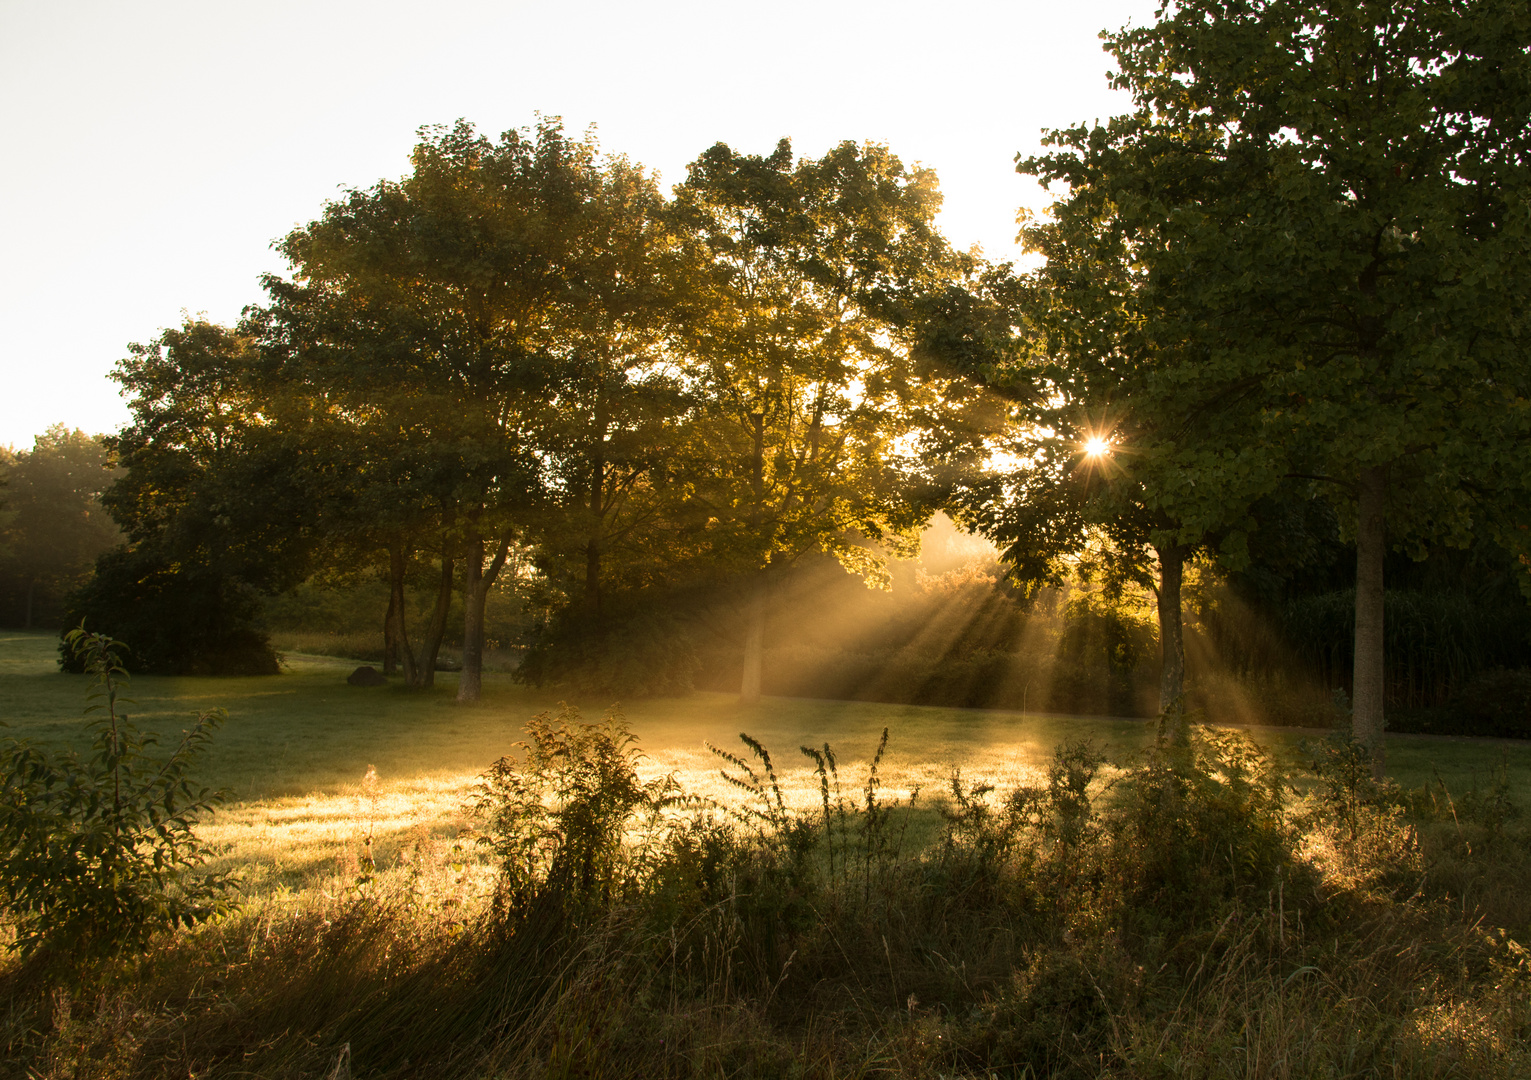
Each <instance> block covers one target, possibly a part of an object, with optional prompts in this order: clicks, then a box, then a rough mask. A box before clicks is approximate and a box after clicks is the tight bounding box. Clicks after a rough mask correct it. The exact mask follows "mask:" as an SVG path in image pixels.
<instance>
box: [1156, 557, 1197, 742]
mask: <svg viewBox="0 0 1531 1080" xmlns="http://www.w3.org/2000/svg"><path fill="white" fill-rule="evenodd" d="M1154 552H1155V553H1156V554H1157V555H1158V556H1159V597H1158V606H1159V731H1160V735H1161V736H1162V737H1163V738H1165V739H1166V740H1167V741H1169V742H1171V743H1175V744H1179V745H1183V744H1185V743H1186V742H1188V741H1189V739H1190V732H1189V731H1188V730H1187V728H1186V723H1185V633H1184V627H1183V624H1182V622H1181V608H1180V594H1181V583H1182V581H1183V580H1184V576H1185V549H1184V548H1180V547H1156V548H1154Z"/></svg>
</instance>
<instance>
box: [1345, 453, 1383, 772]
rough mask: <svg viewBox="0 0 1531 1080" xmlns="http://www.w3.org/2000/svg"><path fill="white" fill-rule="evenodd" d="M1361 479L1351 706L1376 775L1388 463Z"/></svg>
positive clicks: (1355, 726) (1378, 768)
mask: <svg viewBox="0 0 1531 1080" xmlns="http://www.w3.org/2000/svg"><path fill="white" fill-rule="evenodd" d="M1359 481H1360V482H1359V484H1358V485H1357V493H1358V496H1359V498H1358V500H1357V501H1358V503H1359V506H1358V507H1357V511H1358V519H1357V522H1356V641H1355V654H1356V666H1355V676H1354V680H1353V682H1352V692H1351V707H1352V716H1353V721H1352V722H1353V730H1354V732H1355V737H1356V740H1357V741H1358V742H1360V743H1361V745H1362V746H1364V747H1366V750H1367V752H1368V753H1369V754H1370V755H1371V759H1372V777H1373V779H1376V780H1381V779H1382V777H1383V772H1384V766H1385V764H1386V761H1385V758H1384V753H1385V751H1384V749H1383V745H1382V731H1383V728H1384V726H1385V718H1384V716H1383V704H1382V695H1383V689H1384V687H1383V679H1384V668H1383V660H1384V657H1383V641H1382V603H1383V592H1382V589H1383V582H1382V560H1383V556H1384V555H1386V553H1387V531H1386V527H1385V522H1384V511H1385V508H1386V504H1387V467H1386V466H1383V465H1374V466H1372V467H1371V468H1369V469H1362V470H1361V475H1360V477H1359Z"/></svg>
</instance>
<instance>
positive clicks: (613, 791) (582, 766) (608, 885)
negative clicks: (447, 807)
mask: <svg viewBox="0 0 1531 1080" xmlns="http://www.w3.org/2000/svg"><path fill="white" fill-rule="evenodd" d="M526 734H527V739H526V741H524V742H521V743H518V744H517V745H518V746H519V747H520V748H521V749H522V750H523V751H524V752H525V760H524V761H521V762H518V761H516V760H515V759H513V758H511V757H509V756H506V757H502V758H500V759H499V760H498V761H496V762H495V763H494V764H493V765H491V766H490V767H489V771H488V772H487V773H485V774H484V776H483V777H482V778H481V780H480V781H479V784H478V786H477V787H476V788H475V789H474V809H475V811H476V812H477V814H478V815H479V817H481V818H482V819H484V820H485V822H486V826H485V829H486V831H485V833H484V835H483V836H482V837H481V841H482V842H483V843H484V844H486V845H487V846H489V847H490V848H492V849H493V851H494V853H495V855H496V857H497V858H498V859H499V862H500V902H501V905H502V907H503V908H504V909H505V910H508V911H514V910H518V909H525V908H527V907H528V906H531V905H533V904H535V903H536V902H537V901H539V900H544V899H546V900H551V901H554V902H556V903H557V904H558V905H559V906H562V907H564V908H565V909H566V910H568V911H570V912H571V913H574V914H581V913H587V912H589V911H592V910H595V909H599V908H602V907H605V906H606V905H607V904H609V903H610V901H611V900H612V899H613V898H615V897H616V896H618V895H620V894H621V893H622V892H623V891H624V890H625V889H626V888H627V887H628V886H629V884H630V883H631V882H632V880H633V866H634V859H635V857H636V856H637V851H636V850H635V849H634V848H631V847H629V846H627V845H625V844H624V842H623V841H624V838H625V837H626V836H627V835H628V832H629V829H630V828H632V826H633V825H634V823H635V822H634V819H635V818H639V817H642V816H644V815H648V816H649V817H650V818H653V817H654V816H656V815H657V814H658V813H659V812H660V811H661V810H662V809H663V808H664V807H665V806H666V805H668V803H669V802H670V801H671V800H672V798H673V796H674V790H675V785H674V781H673V780H672V779H670V778H669V777H661V778H659V779H657V780H653V781H650V782H648V783H644V782H643V781H642V780H641V779H640V778H639V776H638V771H637V765H638V762H639V761H640V760H641V759H642V754H641V753H639V751H638V749H637V748H636V747H635V746H634V745H633V743H634V738H633V736H632V734H631V733H630V732H629V731H628V730H627V721H626V720H625V719H624V718H623V717H622V714H621V713H619V712H617V711H616V710H615V709H613V710H611V711H610V712H608V713H607V714H606V719H605V721H604V722H602V723H599V724H588V723H585V722H584V721H582V720H581V719H580V714H579V710H577V709H575V708H573V707H572V706H569V705H564V706H562V707H561V708H560V710H559V712H558V715H557V716H554V715H553V714H552V713H540V714H538V715H537V716H535V717H533V718H532V720H531V721H530V722H528V723H527V725H526Z"/></svg>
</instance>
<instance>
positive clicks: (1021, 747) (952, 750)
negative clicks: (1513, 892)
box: [0, 631, 1531, 799]
mask: <svg viewBox="0 0 1531 1080" xmlns="http://www.w3.org/2000/svg"><path fill="white" fill-rule="evenodd" d="M56 643H57V639H56V638H54V637H53V636H52V635H51V634H42V633H24V632H18V631H10V632H5V633H3V634H0V720H4V721H5V723H6V724H7V725H8V728H7V729H6V734H8V735H11V736H13V737H17V738H25V739H33V740H36V741H38V742H41V743H47V744H61V743H64V742H68V741H70V740H78V739H80V738H81V737H82V734H83V731H84V721H83V720H82V710H83V707H84V705H85V695H86V693H87V692H88V690H89V686H90V684H89V680H88V679H87V678H86V677H84V676H78V675H62V674H59V672H58V671H57V667H56V664H55V657H56ZM354 667H355V662H354V661H350V660H338V659H333V658H329V657H319V656H304V655H290V656H288V658H287V670H286V671H284V672H283V674H281V675H278V676H265V677H255V678H192V677H185V678H166V677H151V676H140V677H138V678H135V679H133V680H132V683H131V687H130V689H129V692H128V696H129V697H131V698H132V699H133V701H134V702H135V704H133V705H131V706H129V709H130V710H131V711H132V713H133V716H134V718H135V719H136V720H137V721H138V722H139V723H140V724H141V725H142V726H144V727H145V728H148V729H150V730H156V731H160V732H162V733H164V734H165V735H166V736H167V738H168V737H169V736H171V735H174V734H175V733H177V732H178V731H179V730H180V729H181V728H182V727H184V726H185V725H186V723H187V722H188V721H189V720H190V718H192V717H193V716H194V715H195V714H196V712H197V711H198V710H201V709H210V708H214V707H222V708H224V709H227V710H228V714H229V720H228V724H227V726H226V727H224V728H223V729H222V730H221V731H220V732H219V733H218V735H217V738H216V741H215V744H214V747H213V749H212V751H211V752H210V753H209V755H208V757H207V760H206V763H205V766H204V769H203V772H202V776H203V778H204V779H205V781H206V782H208V783H210V784H214V785H216V786H220V787H224V788H227V789H228V790H229V792H230V794H231V795H232V796H233V797H234V798H237V799H260V798H273V797H280V796H294V795H306V794H313V793H329V794H334V793H339V792H343V791H347V790H350V789H351V788H352V786H353V785H354V784H355V783H356V781H357V780H359V779H360V777H361V776H362V774H363V773H365V771H366V769H367V767H368V766H369V765H372V766H375V767H376V769H377V772H378V774H379V776H380V777H382V779H383V780H384V781H385V782H388V781H419V780H423V779H428V778H429V779H442V778H445V777H448V776H457V775H461V774H463V773H472V774H476V773H477V772H479V771H480V770H482V769H483V768H484V766H486V765H487V764H488V763H489V762H491V761H492V760H494V759H495V758H496V757H498V756H500V755H501V754H504V753H507V752H509V751H510V749H511V745H512V744H513V743H514V742H515V741H516V740H517V739H518V738H519V737H520V732H521V726H522V724H524V723H525V722H526V720H527V718H529V717H530V716H532V715H534V714H536V713H538V712H541V711H543V710H547V709H556V708H557V706H558V703H559V699H560V696H561V695H559V694H556V693H550V692H539V691H536V690H533V689H530V688H528V687H523V686H518V685H516V684H515V683H513V682H512V681H511V680H510V677H509V676H508V675H498V674H486V675H485V678H484V697H483V700H482V701H481V702H480V703H478V704H477V705H471V706H463V705H459V704H457V702H456V701H455V700H454V699H455V695H456V690H457V685H456V676H455V675H453V674H449V673H441V674H440V675H438V681H439V682H440V684H441V685H439V686H438V687H437V689H436V690H435V691H433V692H431V693H412V692H409V691H407V690H404V689H402V688H400V687H395V686H389V687H379V688H376V689H366V688H357V687H352V686H348V685H346V682H345V676H346V675H347V674H349V673H350V671H351V670H352V669H353V668H354ZM570 703H571V704H573V705H575V706H576V707H578V708H579V709H580V710H581V711H582V712H583V713H584V714H585V715H586V717H587V718H595V717H598V716H600V715H601V714H602V713H603V712H604V711H605V710H606V709H607V708H608V707H610V706H612V705H613V704H616V703H614V702H610V701H605V700H593V699H578V698H576V699H574V700H572V701H571V702H570ZM621 708H622V711H623V712H624V713H625V714H626V716H627V718H628V720H629V722H630V724H631V726H632V729H633V731H634V732H635V734H637V736H638V738H639V740H640V744H641V746H642V747H643V749H644V750H645V751H646V752H647V753H648V754H649V755H650V756H651V757H652V758H653V760H654V763H655V765H656V766H659V767H663V768H666V769H671V768H673V769H677V770H680V771H681V772H682V773H690V772H693V771H699V772H709V773H710V772H711V771H712V770H713V768H714V766H715V765H716V759H715V758H713V757H712V755H710V754H708V753H707V752H706V750H705V749H704V748H703V743H704V742H711V743H713V744H715V745H718V746H722V747H725V748H730V749H737V748H738V747H739V743H738V735H739V733H740V732H748V733H749V734H750V735H752V736H754V737H755V738H757V739H759V740H760V741H761V742H762V743H764V744H765V746H766V747H767V748H768V749H770V750H772V751H773V752H774V753H776V755H777V760H778V764H779V765H781V766H783V767H784V768H787V769H795V768H796V767H797V766H798V764H799V763H800V762H801V761H803V760H804V759H803V758H802V757H801V755H800V754H798V752H797V747H798V746H799V745H802V744H804V743H807V744H809V745H814V746H818V745H822V744H823V743H825V742H828V743H829V744H830V745H831V746H833V747H834V748H835V750H836V752H837V753H838V754H840V755H841V756H842V758H843V759H844V760H845V761H846V763H847V764H848V765H853V764H854V763H856V762H859V761H862V760H864V759H865V758H866V756H867V755H868V754H869V753H870V752H871V750H872V749H873V748H874V747H875V745H876V743H877V739H878V736H879V735H880V734H881V731H882V729H883V728H884V727H887V728H889V729H890V731H891V737H890V742H889V747H888V754H887V759H886V760H887V762H888V767H889V771H888V775H889V778H890V781H891V780H893V778H894V777H895V776H903V777H904V779H905V780H908V781H910V782H921V783H928V782H929V781H930V780H931V779H932V778H944V777H945V776H947V775H948V774H949V772H950V768H951V766H952V765H960V766H961V767H962V770H963V773H964V775H967V776H979V777H986V778H988V779H991V780H995V781H999V782H1003V781H1005V780H1006V779H1008V778H1009V777H1010V776H1011V775H1012V774H1013V773H1015V772H1017V771H1023V770H1025V769H1026V768H1027V767H1035V766H1036V765H1038V764H1039V763H1041V762H1042V761H1044V760H1045V759H1046V758H1047V757H1048V756H1049V755H1050V754H1051V753H1052V750H1053V748H1054V747H1055V746H1057V745H1058V744H1059V743H1061V742H1063V741H1064V740H1066V739H1071V738H1085V739H1091V740H1094V741H1095V742H1096V743H1097V744H1098V745H1100V746H1101V747H1103V748H1104V749H1105V751H1106V752H1107V754H1108V755H1110V756H1112V757H1113V758H1125V757H1126V756H1129V755H1131V754H1132V753H1134V752H1135V751H1137V750H1139V749H1141V748H1142V747H1143V746H1144V745H1146V743H1147V741H1148V740H1150V739H1151V738H1152V734H1153V728H1152V724H1150V723H1144V722H1141V721H1132V720H1112V719H1105V718H1100V717H1070V716H1044V715H1041V714H1036V713H1032V714H1028V715H1025V716H1022V715H1021V714H1019V713H1015V712H1000V711H986V710H976V709H948V708H935V707H928V706H915V705H885V704H878V703H872V702H845V701H819V700H804V699H798V698H767V699H765V700H764V701H762V702H761V703H760V704H759V705H756V706H750V707H745V706H741V705H740V704H739V703H738V701H737V700H736V699H735V698H734V697H733V696H732V695H727V694H713V693H697V694H693V695H691V696H689V697H684V698H663V699H650V700H642V701H634V702H626V703H621ZM1250 734H1251V736H1252V737H1253V738H1255V739H1256V741H1258V742H1260V743H1261V744H1263V745H1265V746H1266V747H1267V748H1268V749H1270V750H1271V751H1273V752H1274V753H1277V754H1279V755H1285V756H1287V757H1289V758H1291V759H1292V760H1293V762H1294V764H1295V760H1296V757H1297V755H1298V747H1299V745H1300V744H1301V742H1302V741H1303V740H1305V739H1311V738H1314V737H1315V734H1316V733H1314V732H1308V731H1295V730H1289V729H1279V728H1263V729H1251V730H1250ZM1387 747H1388V771H1389V773H1390V774H1391V775H1392V776H1393V778H1394V779H1396V780H1397V781H1398V783H1400V784H1401V785H1403V786H1404V787H1418V786H1420V785H1422V784H1425V783H1431V782H1434V779H1435V777H1436V776H1437V775H1439V776H1440V777H1441V778H1442V779H1443V780H1444V781H1445V782H1446V784H1447V786H1448V787H1450V788H1452V789H1453V790H1463V789H1465V788H1466V787H1468V786H1471V785H1472V784H1473V783H1474V782H1475V780H1481V779H1482V778H1484V777H1485V776H1486V775H1487V774H1488V772H1489V770H1491V769H1498V768H1500V767H1506V768H1508V770H1509V774H1510V778H1511V784H1512V786H1513V787H1514V788H1515V789H1516V790H1517V791H1518V792H1521V793H1526V794H1531V744H1526V743H1520V742H1515V741H1511V740H1497V739H1455V738H1441V737H1434V736H1418V735H1390V736H1389V737H1388V743H1387ZM898 782H899V783H903V782H904V781H903V780H900V781H898ZM905 786H908V785H907V784H905Z"/></svg>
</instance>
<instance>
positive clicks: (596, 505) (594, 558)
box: [585, 399, 606, 612]
mask: <svg viewBox="0 0 1531 1080" xmlns="http://www.w3.org/2000/svg"><path fill="white" fill-rule="evenodd" d="M595 422H596V427H595V438H594V442H593V446H592V449H591V452H590V459H591V461H590V507H589V509H590V523H591V524H590V528H591V533H590V538H589V539H588V540H587V541H586V542H585V608H586V610H588V611H590V612H598V611H600V610H601V518H602V516H603V513H604V511H605V509H606V507H605V502H606V403H605V400H604V399H599V400H597V402H596V406H595Z"/></svg>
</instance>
